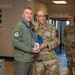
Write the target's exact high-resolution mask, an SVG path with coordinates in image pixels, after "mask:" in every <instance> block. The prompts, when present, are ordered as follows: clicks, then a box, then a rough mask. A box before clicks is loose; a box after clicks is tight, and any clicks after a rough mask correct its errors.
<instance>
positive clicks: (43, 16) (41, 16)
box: [37, 15, 45, 17]
mask: <svg viewBox="0 0 75 75" xmlns="http://www.w3.org/2000/svg"><path fill="white" fill-rule="evenodd" d="M37 16H38V17H45V15H37Z"/></svg>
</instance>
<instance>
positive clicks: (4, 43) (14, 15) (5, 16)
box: [0, 0, 24, 57]
mask: <svg viewBox="0 0 75 75" xmlns="http://www.w3.org/2000/svg"><path fill="white" fill-rule="evenodd" d="M0 9H2V24H0V26H1V27H2V28H1V29H0V56H10V57H11V56H13V52H14V49H13V46H12V41H11V31H12V27H13V26H14V25H15V24H16V23H17V22H18V21H20V20H21V14H22V11H23V9H24V0H23V1H21V0H0Z"/></svg>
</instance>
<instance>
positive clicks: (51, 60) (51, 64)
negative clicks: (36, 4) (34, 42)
mask: <svg viewBox="0 0 75 75" xmlns="http://www.w3.org/2000/svg"><path fill="white" fill-rule="evenodd" d="M36 18H37V21H38V22H39V25H38V27H37V33H36V34H37V36H38V35H39V36H41V37H42V38H43V43H41V45H40V49H41V50H40V52H39V54H37V56H36V62H35V65H36V75H60V72H59V66H58V63H57V59H56V54H55V51H54V48H55V47H56V46H57V45H58V40H57V39H56V28H55V27H54V25H50V24H48V23H46V16H45V13H44V12H43V11H39V12H37V16H36Z"/></svg>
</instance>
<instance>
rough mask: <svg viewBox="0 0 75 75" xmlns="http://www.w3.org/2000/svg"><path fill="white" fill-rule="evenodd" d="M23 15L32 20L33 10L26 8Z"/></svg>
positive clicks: (26, 19)
mask: <svg viewBox="0 0 75 75" xmlns="http://www.w3.org/2000/svg"><path fill="white" fill-rule="evenodd" d="M22 17H23V18H24V20H25V21H26V22H30V21H31V20H32V10H30V9H25V10H24V12H23V14H22Z"/></svg>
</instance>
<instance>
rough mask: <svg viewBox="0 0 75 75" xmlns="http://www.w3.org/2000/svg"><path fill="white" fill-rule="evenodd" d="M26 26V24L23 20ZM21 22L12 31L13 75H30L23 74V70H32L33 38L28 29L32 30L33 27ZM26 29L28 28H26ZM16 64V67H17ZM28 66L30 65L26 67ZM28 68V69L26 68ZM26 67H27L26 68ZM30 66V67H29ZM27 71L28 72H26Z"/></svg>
mask: <svg viewBox="0 0 75 75" xmlns="http://www.w3.org/2000/svg"><path fill="white" fill-rule="evenodd" d="M23 22H24V23H25V24H26V22H25V21H24V20H23ZM23 22H22V21H21V22H19V23H17V24H16V26H15V27H14V28H13V29H12V43H13V46H14V59H15V61H16V62H15V65H16V67H17V68H16V67H15V70H16V73H15V75H31V74H28V73H26V74H24V73H25V72H24V70H25V71H26V72H27V71H29V70H30V68H32V62H33V61H34V53H33V52H32V42H33V40H34V38H35V34H34V38H32V36H31V32H30V31H29V29H28V28H30V29H33V28H34V25H33V24H32V23H31V24H30V27H28V26H27V24H26V26H25V25H24V24H23ZM27 27H28V28H27ZM17 64H18V65H17ZM23 64H24V65H23ZM28 64H30V65H28ZM27 65H28V66H29V69H28V68H27V67H28V66H27ZM26 66H27V67H26ZM30 66H31V67H30ZM27 69H28V70H27Z"/></svg>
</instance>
